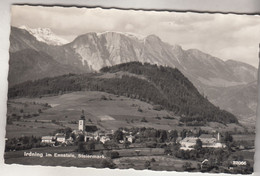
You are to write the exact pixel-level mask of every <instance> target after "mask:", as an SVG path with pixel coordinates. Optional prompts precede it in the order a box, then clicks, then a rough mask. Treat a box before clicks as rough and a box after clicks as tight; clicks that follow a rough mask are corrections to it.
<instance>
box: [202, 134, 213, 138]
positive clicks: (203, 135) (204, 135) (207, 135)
mask: <svg viewBox="0 0 260 176" xmlns="http://www.w3.org/2000/svg"><path fill="white" fill-rule="evenodd" d="M199 138H213V136H212V135H211V134H202V135H200V137H199Z"/></svg>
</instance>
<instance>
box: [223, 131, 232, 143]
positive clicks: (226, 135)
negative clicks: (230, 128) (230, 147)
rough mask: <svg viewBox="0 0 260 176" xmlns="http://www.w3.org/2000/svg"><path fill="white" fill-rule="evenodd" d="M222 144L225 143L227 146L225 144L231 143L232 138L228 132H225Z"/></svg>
mask: <svg viewBox="0 0 260 176" xmlns="http://www.w3.org/2000/svg"><path fill="white" fill-rule="evenodd" d="M224 142H225V143H226V144H227V143H230V142H233V137H232V135H231V134H230V133H229V132H225V135H224Z"/></svg>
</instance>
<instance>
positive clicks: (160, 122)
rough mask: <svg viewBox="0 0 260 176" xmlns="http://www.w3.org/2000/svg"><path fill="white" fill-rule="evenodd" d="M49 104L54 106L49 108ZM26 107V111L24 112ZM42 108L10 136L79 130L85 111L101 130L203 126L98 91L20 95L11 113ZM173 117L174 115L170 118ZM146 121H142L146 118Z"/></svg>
mask: <svg viewBox="0 0 260 176" xmlns="http://www.w3.org/2000/svg"><path fill="white" fill-rule="evenodd" d="M46 103H47V104H48V105H50V106H51V108H46V107H45V106H44V105H45V104H46ZM21 109H23V111H24V112H20V110H21ZM39 109H41V112H40V113H38V115H37V116H31V117H30V118H23V119H21V120H19V121H13V123H12V124H8V125H7V134H6V137H7V138H10V137H20V136H22V135H26V136H31V135H34V136H43V135H48V134H50V133H53V132H54V131H55V130H56V129H59V128H65V127H70V128H72V129H77V123H78V120H79V118H80V115H81V113H82V110H84V113H85V116H86V122H87V124H90V125H96V126H97V127H98V128H99V129H101V130H117V129H118V128H120V127H127V128H131V127H152V128H156V129H165V130H172V129H176V130H178V131H181V130H182V129H183V128H186V129H194V128H199V127H186V126H178V123H179V118H180V117H177V116H175V115H174V114H173V113H172V112H169V111H166V110H160V111H158V110H154V109H153V105H151V104H148V103H146V102H142V101H140V100H136V99H131V98H127V97H123V96H116V95H113V94H108V93H104V92H97V91H80V92H72V93H67V94H63V95H58V96H46V97H41V98H17V99H11V100H10V101H9V102H8V113H9V114H12V113H17V114H20V115H21V116H22V115H23V113H33V112H35V111H37V110H39ZM169 117H170V118H169ZM143 118H144V119H145V120H146V122H142V121H141V120H142V119H143ZM200 128H201V129H202V130H207V131H212V130H222V131H226V130H230V129H234V128H237V130H243V128H242V127H240V126H237V125H234V124H230V125H229V124H228V125H224V124H219V123H213V122H210V123H208V125H207V126H201V127H200Z"/></svg>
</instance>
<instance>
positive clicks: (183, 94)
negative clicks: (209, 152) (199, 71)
mask: <svg viewBox="0 0 260 176" xmlns="http://www.w3.org/2000/svg"><path fill="white" fill-rule="evenodd" d="M119 72H121V73H122V72H123V73H130V74H123V75H122V76H121V77H116V76H115V77H106V76H104V75H107V74H114V73H115V74H116V73H119ZM81 90H89V91H102V92H108V93H112V94H116V95H122V96H127V97H131V98H136V99H140V100H142V101H146V102H149V103H151V104H154V105H160V106H161V107H162V108H165V109H167V110H170V111H173V112H174V113H175V114H176V115H179V116H181V121H182V122H185V123H189V124H193V125H196V124H200V125H201V124H205V123H206V122H208V121H213V122H220V123H238V121H237V119H236V117H235V116H234V115H233V114H231V113H229V112H227V111H225V110H221V109H219V108H218V107H215V106H214V105H213V104H212V103H210V102H209V101H208V100H207V98H205V97H203V96H202V95H200V93H199V92H198V90H197V89H196V88H195V87H194V86H193V84H192V83H191V82H190V81H189V80H188V79H187V78H186V77H185V76H184V75H183V74H182V73H181V72H180V71H179V70H178V69H174V68H170V67H163V66H157V65H151V64H148V63H145V64H142V63H140V62H130V63H123V64H119V65H116V66H112V67H104V68H102V69H101V73H91V74H82V75H75V74H69V75H64V76H58V77H54V78H44V79H41V80H37V81H27V82H25V83H22V84H19V85H16V86H13V87H11V88H10V89H9V93H8V96H9V98H14V97H21V96H29V97H36V96H42V95H45V94H61V93H66V92H69V91H81Z"/></svg>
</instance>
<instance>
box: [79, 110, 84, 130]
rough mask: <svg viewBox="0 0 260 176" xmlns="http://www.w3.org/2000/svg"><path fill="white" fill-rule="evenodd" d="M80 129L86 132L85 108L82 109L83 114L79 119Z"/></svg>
mask: <svg viewBox="0 0 260 176" xmlns="http://www.w3.org/2000/svg"><path fill="white" fill-rule="evenodd" d="M79 131H82V132H84V131H85V115H84V110H82V114H81V116H80V119H79Z"/></svg>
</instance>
